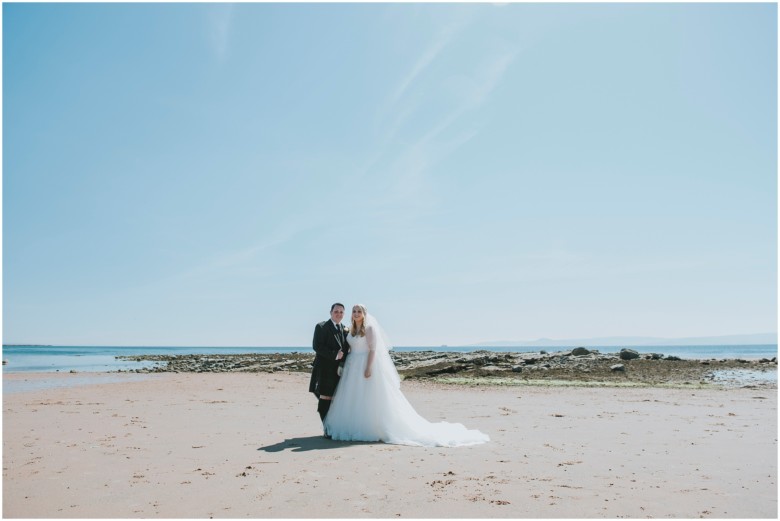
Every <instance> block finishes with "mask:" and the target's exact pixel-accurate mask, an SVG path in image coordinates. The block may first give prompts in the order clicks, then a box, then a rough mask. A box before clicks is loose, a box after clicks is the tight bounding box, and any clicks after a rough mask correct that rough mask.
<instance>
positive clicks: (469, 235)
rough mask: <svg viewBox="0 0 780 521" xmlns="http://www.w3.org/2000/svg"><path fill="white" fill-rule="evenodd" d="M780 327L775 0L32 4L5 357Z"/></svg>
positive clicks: (12, 27)
mask: <svg viewBox="0 0 780 521" xmlns="http://www.w3.org/2000/svg"><path fill="white" fill-rule="evenodd" d="M334 301H341V302H344V303H345V304H347V305H348V306H349V305H351V304H354V303H364V304H365V305H367V307H368V309H369V312H373V313H374V314H375V315H376V316H377V317H378V318H379V320H380V321H381V322H382V323H383V324H384V326H385V328H386V329H387V331H388V333H389V334H390V336H391V338H392V339H393V340H394V342H395V343H396V344H398V345H440V344H449V345H458V344H469V343H476V342H482V341H491V340H531V339H536V338H539V337H548V338H576V337H594V336H624V335H632V336H633V335H635V336H659V337H685V336H714V335H727V334H743V333H745V334H746V333H759V332H774V331H776V330H777V6H776V5H774V4H593V5H578V4H565V5H564V4H510V5H491V4H447V5H442V4H422V5H415V4H400V5H388V4H333V5H329V4H286V5H285V4H235V5H230V4H157V5H155V4H72V5H68V4H4V5H3V322H4V323H3V341H4V342H5V343H46V344H66V345H67V344H78V345H220V346H221V345H224V346H253V345H257V346H277V345H294V346H304V345H308V344H309V343H310V342H311V334H312V331H313V326H314V323H316V322H317V321H320V320H324V319H326V318H327V317H328V310H329V307H330V304H331V303H332V302H334Z"/></svg>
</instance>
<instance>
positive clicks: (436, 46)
mask: <svg viewBox="0 0 780 521" xmlns="http://www.w3.org/2000/svg"><path fill="white" fill-rule="evenodd" d="M459 28H460V26H459V25H450V26H448V27H445V28H444V30H443V31H442V32H441V33H440V34H439V35H438V37H437V38H436V39H435V40H434V41H433V43H432V44H431V45H430V46H429V47H428V48H427V49H426V50H425V52H423V54H422V55H421V56H420V57H419V59H418V60H417V62H416V63H415V64H414V66H413V67H412V69H411V70H410V71H409V72H408V73H407V75H406V76H405V77H404V78H403V79H402V80H401V82H400V83H399V84H398V87H397V88H396V89H395V92H394V93H393V95H392V96H390V100H389V104H391V105H392V104H394V103H396V102H397V101H398V100H399V99H401V97H402V96H403V95H404V93H405V92H406V90H407V89H408V88H409V86H410V85H411V84H412V83H413V82H414V80H415V79H416V78H417V77H418V76H419V75H420V74H422V73H423V72H424V71H425V69H427V68H428V67H429V66H430V64H431V63H433V61H434V60H435V59H436V57H437V56H439V54H440V53H441V52H442V50H444V48H445V47H447V45H448V44H449V43H450V42H451V41H452V39H453V37H454V36H455V34H456V33H457V31H458V29H459Z"/></svg>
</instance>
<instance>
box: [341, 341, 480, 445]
mask: <svg viewBox="0 0 780 521" xmlns="http://www.w3.org/2000/svg"><path fill="white" fill-rule="evenodd" d="M367 357H368V353H365V352H362V353H361V352H353V353H351V354H350V355H349V357H348V358H347V361H346V363H345V364H344V372H343V374H342V376H341V380H340V381H339V384H338V387H337V388H336V393H335V395H334V396H333V402H332V403H331V406H330V410H329V411H328V415H327V416H326V417H325V432H326V433H328V434H329V435H330V436H332V438H333V439H334V440H342V441H383V442H385V443H392V444H397V445H418V446H426V447H435V446H439V447H456V446H463V445H475V444H478V443H485V442H486V441H489V440H490V438H489V437H488V436H487V435H486V434H483V433H481V432H480V431H478V430H469V429H466V427H464V426H463V425H462V424H460V423H448V422H439V423H431V422H429V421H428V420H426V419H425V418H423V417H422V416H420V415H419V414H417V411H415V410H414V407H412V405H411V404H410V403H409V401H408V400H407V399H406V397H405V396H404V395H403V393H402V392H401V389H400V384H399V380H398V373H397V371H396V370H395V366H394V365H393V362H392V360H391V359H390V356H389V355H388V354H387V353H379V352H378V353H377V355H376V357H375V360H374V364H373V365H374V367H373V368H372V374H371V377H370V378H365V377H364V371H365V368H366V360H367Z"/></svg>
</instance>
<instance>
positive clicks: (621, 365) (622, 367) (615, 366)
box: [609, 364, 626, 372]
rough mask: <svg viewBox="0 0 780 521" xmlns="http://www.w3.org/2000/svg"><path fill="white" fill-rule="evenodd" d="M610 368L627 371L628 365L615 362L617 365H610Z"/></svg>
mask: <svg viewBox="0 0 780 521" xmlns="http://www.w3.org/2000/svg"><path fill="white" fill-rule="evenodd" d="M609 368H610V370H612V371H623V372H625V370H626V366H624V365H623V364H615V365H612V366H610V367H609Z"/></svg>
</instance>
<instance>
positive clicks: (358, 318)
mask: <svg viewBox="0 0 780 521" xmlns="http://www.w3.org/2000/svg"><path fill="white" fill-rule="evenodd" d="M352 320H354V321H355V323H356V324H360V323H362V322H363V310H362V309H360V308H352Z"/></svg>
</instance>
